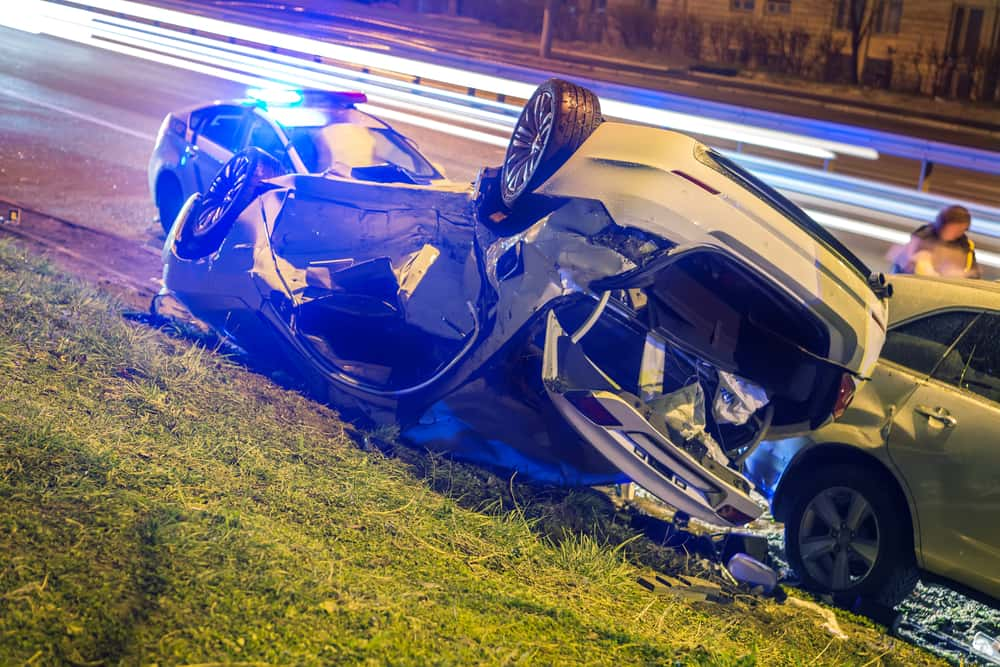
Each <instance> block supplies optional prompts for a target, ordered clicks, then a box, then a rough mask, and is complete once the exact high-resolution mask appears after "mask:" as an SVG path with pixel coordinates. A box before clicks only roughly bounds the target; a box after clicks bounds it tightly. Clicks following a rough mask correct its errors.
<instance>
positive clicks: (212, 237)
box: [176, 148, 281, 259]
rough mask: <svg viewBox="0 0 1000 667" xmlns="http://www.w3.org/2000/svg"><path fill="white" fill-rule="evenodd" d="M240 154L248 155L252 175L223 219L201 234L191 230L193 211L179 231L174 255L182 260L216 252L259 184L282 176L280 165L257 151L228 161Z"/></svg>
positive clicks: (251, 198)
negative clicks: (176, 254)
mask: <svg viewBox="0 0 1000 667" xmlns="http://www.w3.org/2000/svg"><path fill="white" fill-rule="evenodd" d="M241 154H247V155H248V156H249V157H250V159H251V169H252V172H251V175H250V178H249V179H248V180H247V182H246V185H245V186H244V188H243V190H242V191H241V192H240V194H239V196H238V197H237V199H236V203H235V204H234V206H233V207H232V208H231V209H230V210H229V211H228V213H227V214H226V215H225V216H224V217H223V219H222V220H220V221H219V222H218V223H216V225H215V226H214V227H212V228H211V229H209V230H207V231H206V232H204V233H202V234H200V235H197V234H194V233H193V230H192V229H191V226H192V225H193V224H194V220H195V218H196V217H197V215H198V209H200V206H199V207H198V208H196V209H194V210H192V211H191V214H190V215H189V216H188V218H187V220H185V221H184V224H183V226H182V227H181V229H179V230H178V235H177V241H176V242H177V253H178V255H180V256H181V257H183V258H185V259H200V258H202V257H207V256H208V255H211V254H212V253H214V252H216V251H217V250H219V248H220V247H221V246H222V242H223V241H224V240H225V238H226V236H227V235H228V234H229V230H230V229H231V228H232V226H233V223H235V222H236V219H237V218H238V217H239V215H240V213H242V212H243V210H244V209H245V208H246V207H247V206H249V205H250V203H251V202H252V201H253V200H254V199H255V198H256V196H257V194H258V192H259V191H260V185H261V183H262V182H263V181H265V180H267V179H268V178H273V177H274V176H277V175H279V174H280V173H281V164H280V163H279V162H278V161H277V160H276V159H275V158H273V157H272V156H270V155H269V154H267V153H265V152H264V151H262V150H260V149H259V148H249V149H247V150H245V151H242V152H241V153H237V154H236V155H234V156H233V157H232V158H230V160H232V159H235V158H236V157H237V156H238V155H241ZM227 164H228V163H227ZM225 168H226V166H225V165H223V166H222V169H225ZM220 171H221V169H220Z"/></svg>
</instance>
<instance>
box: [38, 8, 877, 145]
mask: <svg viewBox="0 0 1000 667" xmlns="http://www.w3.org/2000/svg"><path fill="white" fill-rule="evenodd" d="M80 4H85V5H87V6H89V7H92V8H95V9H101V10H104V11H109V12H119V13H124V14H129V15H132V16H134V17H138V18H142V19H146V20H151V21H160V22H162V23H168V24H172V25H176V26H193V25H197V26H198V28H199V30H201V31H202V32H211V33H214V34H217V35H225V36H227V37H232V38H237V39H242V40H245V41H248V42H254V43H257V44H266V45H269V46H271V47H274V48H281V49H286V50H289V51H294V52H297V53H302V54H306V55H313V56H323V57H326V58H330V59H332V60H337V61H340V62H346V63H351V64H353V65H359V66H363V67H370V68H376V69H381V70H385V71H391V72H397V73H400V74H406V75H409V76H414V77H423V78H427V79H430V80H434V81H440V82H444V83H448V84H452V85H457V86H462V87H465V88H468V89H474V90H482V91H487V92H492V93H498V94H502V95H505V96H510V97H516V98H520V99H527V98H528V97H530V95H531V93H532V92H533V90H534V87H535V86H534V84H531V83H524V82H518V81H512V80H510V79H504V78H500V77H495V76H489V75H485V74H479V73H475V72H468V71H465V70H460V69H456V68H452V67H445V66H442V65H434V64H431V63H426V62H420V61H415V60H410V59H407V58H401V57H399V56H391V55H386V54H382V53H374V52H371V51H365V50H362V49H357V48H353V47H348V46H341V45H337V44H331V43H328V42H322V41H319V40H315V39H309V38H304V37H297V36H294V35H286V34H283V33H279V32H274V31H271V30H265V29H262V28H254V27H251V26H246V25H242V24H238V23H232V22H228V21H221V20H218V19H211V18H206V17H203V16H194V15H191V14H185V13H183V12H178V11H174V10H168V9H162V8H159V7H151V6H148V5H143V4H140V3H135V2H129V1H128V0H82V1H81V2H80ZM52 6H54V5H51V4H50V3H47V2H44V0H34V2H33V3H32V5H31V7H33V8H40V9H38V10H37V11H38V12H39V13H41V14H42V15H43V16H44V18H46V19H48V20H42V21H40V22H39V24H37V25H35V26H34V27H35V28H40V31H42V32H46V33H48V34H54V35H56V36H65V35H66V26H53V25H52V23H51V22H52V20H55V21H56V22H59V21H64V20H66V15H63V17H59V16H54V15H53V14H52V13H50V12H48V10H47V8H48V7H52ZM64 9H65V8H64ZM86 18H87V19H95V18H100V19H101V21H102V22H104V23H114V22H119V21H122V20H123V19H120V18H119V17H115V16H110V15H105V14H96V13H93V14H91V15H90V16H89V17H86ZM22 22H23V21H22ZM28 22H29V23H30V21H28ZM177 34H178V35H181V34H183V33H180V32H178V33H177ZM69 38H70V39H73V38H74V37H69ZM218 44H219V45H220V47H222V46H223V45H226V43H225V42H222V41H221V40H220V41H219V42H218ZM268 53H269V52H267V51H264V50H260V56H261V57H262V58H263V57H266V55H267V54H268ZM412 87H413V88H414V89H423V90H433V89H429V88H428V87H425V86H420V85H419V84H413V85H412ZM604 103H605V106H606V107H607V112H608V114H609V115H611V116H614V117H619V118H622V119H623V120H628V121H632V122H638V123H645V124H650V125H657V126H660V127H670V128H676V129H681V130H683V131H685V132H693V133H696V134H702V135H705V136H712V137H716V138H719V139H727V140H730V141H737V142H741V143H743V144H748V145H755V146H761V147H766V148H772V149H775V150H781V151H786V152H794V153H798V154H800V155H806V156H810V157H816V158H822V159H832V158H834V157H836V153H843V154H845V155H847V154H849V155H854V156H857V157H866V158H869V159H875V158H877V157H878V153H877V151H875V150H873V149H871V148H869V147H864V146H856V145H853V144H846V143H841V142H835V141H829V140H823V139H815V138H811V137H804V136H797V135H794V134H788V133H784V132H779V131H776V130H768V129H762V128H754V127H748V126H745V125H739V124H736V123H731V122H728V121H720V120H710V119H706V118H702V117H700V116H696V115H691V114H681V113H678V112H675V111H665V110H660V109H654V108H650V107H644V106H639V105H635V104H631V103H628V102H621V101H616V100H614V99H606V100H604Z"/></svg>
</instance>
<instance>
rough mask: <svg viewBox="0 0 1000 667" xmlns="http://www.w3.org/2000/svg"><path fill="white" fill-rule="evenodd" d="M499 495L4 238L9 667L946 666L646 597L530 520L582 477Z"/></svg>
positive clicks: (0, 335) (713, 608)
mask: <svg viewBox="0 0 1000 667" xmlns="http://www.w3.org/2000/svg"><path fill="white" fill-rule="evenodd" d="M404 459H405V460H404ZM463 471H464V472H463ZM456 480H460V483H457V486H453V488H452V489H451V491H450V492H449V491H447V490H443V489H446V488H447V487H449V485H453V484H456ZM463 485H464V486H463ZM509 488H510V485H509V483H508V481H507V480H503V479H499V478H496V477H492V476H490V475H489V474H487V473H483V472H480V471H473V470H471V469H464V468H461V467H456V466H452V465H450V464H447V463H438V462H435V461H434V460H433V459H428V458H426V457H414V456H409V457H402V458H391V457H386V456H384V455H383V454H381V453H379V452H377V451H374V452H365V451H362V449H361V448H359V447H357V446H356V445H355V444H354V442H353V441H352V439H351V437H350V433H349V431H348V430H347V428H346V427H345V426H344V424H342V423H341V422H340V421H339V420H338V419H337V416H336V414H335V413H334V412H332V411H330V410H328V409H326V408H324V407H322V406H319V405H317V404H316V403H313V402H311V401H309V400H307V399H305V398H303V397H302V396H300V395H298V394H296V393H294V392H290V391H286V390H283V389H281V388H279V387H277V386H275V385H274V384H272V383H271V382H270V381H269V380H268V379H266V378H264V377H262V376H259V375H255V374H253V373H249V372H247V371H245V370H243V369H242V368H240V367H239V366H238V365H237V364H235V363H233V362H231V361H228V360H226V359H224V358H223V357H221V356H219V355H216V354H214V353H212V352H211V351H208V350H206V349H204V348H201V347H198V346H196V345H192V344H191V343H190V342H188V341H186V340H183V339H179V338H176V337H171V336H168V335H166V334H165V333H164V332H161V331H157V330H154V329H151V328H149V327H145V326H142V325H138V324H133V323H130V322H128V321H126V320H124V319H123V318H122V314H121V310H120V308H119V307H118V306H116V305H114V304H112V303H110V302H109V301H108V300H106V299H105V298H104V297H102V296H101V295H99V294H97V293H96V292H94V291H93V290H92V289H90V288H87V287H85V286H82V285H79V284H76V283H73V282H70V281H68V280H66V279H65V278H62V277H60V276H58V275H56V274H54V273H53V271H52V270H51V269H50V268H48V267H47V266H46V265H44V264H41V263H39V262H37V261H35V260H33V259H31V258H30V257H28V256H26V255H25V254H24V253H23V252H22V251H20V250H18V249H16V248H15V247H12V246H10V245H6V244H3V243H0V664H4V665H8V664H23V663H30V664H35V665H41V664H67V663H72V664H87V665H97V664H151V663H156V664H160V665H168V664H169V665H174V664H183V663H201V664H206V663H211V664H217V663H226V664H234V663H235V664H247V665H248V664H254V665H256V664H291V665H303V664H306V665H307V664H334V663H341V662H345V663H346V662H350V663H354V662H369V663H374V664H390V663H391V664H448V663H451V664H463V665H465V664H474V663H495V664H499V663H511V664H513V663H535V664H570V663H607V664H611V663H617V664H629V663H643V664H684V665H687V664H755V663H760V664H807V663H811V664H838V665H840V664H864V663H866V662H868V661H871V662H870V663H869V664H876V663H877V662H878V661H879V660H883V661H885V662H891V663H895V664H905V665H915V664H923V663H928V662H932V660H931V659H930V658H929V657H927V655H926V654H924V653H922V652H920V651H918V650H917V649H914V648H912V647H909V646H906V645H902V644H899V643H898V642H893V641H892V640H888V639H884V638H882V637H881V636H880V635H879V634H878V633H877V632H876V631H875V630H874V629H873V628H871V627H864V626H861V625H856V624H853V623H851V622H849V621H846V620H844V621H842V625H843V627H844V629H845V630H846V631H847V632H848V633H849V634H850V635H851V636H852V639H851V640H850V641H846V642H844V641H839V640H834V639H833V638H832V637H831V636H830V635H829V634H828V633H827V632H826V631H824V630H823V629H821V628H820V627H819V624H818V618H817V617H813V616H811V615H810V614H809V613H806V612H803V611H801V610H795V609H790V608H787V607H782V606H779V605H776V604H774V603H770V602H767V603H761V604H752V603H750V602H746V601H739V600H738V601H737V602H736V603H735V604H732V605H727V606H722V605H715V604H711V603H700V604H689V603H686V602H680V601H677V600H673V599H670V598H666V597H657V596H655V595H653V594H651V593H648V592H646V591H645V590H644V589H642V588H640V587H639V586H638V585H636V583H635V576H636V573H637V569H636V568H635V567H634V566H633V565H632V564H630V563H629V562H628V561H627V560H626V559H625V558H623V554H624V553H625V551H626V550H625V549H618V550H616V549H615V548H614V544H613V543H612V544H610V545H606V546H605V545H600V546H599V545H598V542H597V541H595V540H594V539H593V538H591V537H588V536H586V535H580V534H579V533H572V532H569V533H566V536H565V537H564V539H561V540H553V539H551V538H550V537H547V536H546V535H545V534H543V532H542V531H540V530H539V526H541V525H543V524H545V522H546V521H548V525H550V526H551V525H553V522H559V523H566V524H567V525H572V524H573V522H574V521H575V522H576V523H577V524H582V523H586V522H589V521H590V520H591V519H589V518H588V519H586V520H582V519H581V516H583V515H582V514H580V513H579V512H577V510H576V509H575V508H577V507H584V508H586V507H588V502H589V503H590V505H589V506H590V507H591V509H593V507H597V506H599V503H596V502H594V501H593V499H592V498H591V499H590V500H588V498H590V496H588V494H587V493H582V494H581V493H576V494H568V495H567V494H563V495H559V494H554V493H549V495H544V494H542V495H539V496H537V497H535V498H532V497H531V496H530V493H532V492H531V490H530V489H528V490H525V491H524V493H525V494H526V495H525V496H524V497H522V498H521V501H522V504H521V506H520V508H521V509H519V508H517V507H514V508H511V504H510V502H509V500H508V501H507V502H500V501H499V500H495V501H494V502H493V503H492V504H489V502H488V501H486V503H485V504H482V501H483V500H484V499H488V498H490V497H493V498H495V499H499V498H501V497H503V495H504V493H505V492H507V491H508V490H509ZM476 494H478V495H479V497H478V498H476V499H475V500H474V501H469V499H470V498H472V497H473V496H475V495H476ZM458 496H461V498H460V497H458ZM463 499H464V500H465V501H464V502H463ZM578 500H579V501H580V502H577V501H578ZM527 503H531V507H532V510H531V511H532V512H534V516H540V517H543V519H544V520H543V521H541V522H532V521H530V520H528V519H526V518H525V517H526V514H525V511H524V510H523V507H524V506H525V504H527ZM470 504H471V505H477V506H479V509H478V511H476V510H475V509H474V508H471V509H470V508H469V507H468V505H470ZM588 511H591V510H588ZM599 514H600V511H598V510H593V512H592V516H593V517H594V518H593V521H594V522H598V521H599V520H603V519H600V517H599V516H598V515H599ZM587 516H591V515H587ZM609 534H610V533H609ZM624 534H625V531H621V534H619V535H618V536H617V537H615V538H614V539H613V540H612V542H614V540H620V539H621V538H622V535H624ZM640 543H641V540H638V541H634V542H632V543H631V544H630V545H629V548H630V549H632V552H631V553H640V551H636V548H637V545H639V544H640ZM652 551H655V550H652ZM652 551H650V553H652Z"/></svg>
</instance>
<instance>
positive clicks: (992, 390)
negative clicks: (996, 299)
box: [934, 313, 1000, 403]
mask: <svg viewBox="0 0 1000 667" xmlns="http://www.w3.org/2000/svg"><path fill="white" fill-rule="evenodd" d="M934 377H935V378H936V379H938V380H941V381H942V382H947V383H948V384H951V385H954V386H956V387H959V388H961V389H965V390H967V391H971V392H974V393H976V394H979V395H980V396H983V397H985V398H988V399H989V400H991V401H994V402H996V403H1000V315H994V314H989V313H987V314H984V315H983V316H982V317H980V318H979V319H978V320H976V322H975V324H973V325H972V327H971V328H970V329H969V331H968V332H967V333H966V334H965V335H964V336H962V338H961V340H959V341H958V344H957V345H955V348H954V349H953V350H952V351H951V352H949V353H948V356H947V357H946V358H945V361H943V362H942V363H941V365H940V366H939V367H938V369H937V370H936V371H935V372H934Z"/></svg>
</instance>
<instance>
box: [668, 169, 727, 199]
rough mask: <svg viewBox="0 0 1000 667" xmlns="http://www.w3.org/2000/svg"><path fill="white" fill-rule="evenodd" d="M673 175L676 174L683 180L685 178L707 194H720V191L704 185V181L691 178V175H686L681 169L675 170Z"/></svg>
mask: <svg viewBox="0 0 1000 667" xmlns="http://www.w3.org/2000/svg"><path fill="white" fill-rule="evenodd" d="M671 173H673V174H676V175H677V176H680V177H681V178H683V179H684V180H686V181H690V182H691V183H694V184H695V185H697V186H698V187H699V188H701V189H702V190H704V191H705V192H707V193H708V194H710V195H717V194H719V191H718V190H716V189H715V188H713V187H712V186H711V185H709V184H707V183H704V182H702V181H699V180H698V179H697V178H695V177H694V176H691V175H690V174H686V173H684V172H683V171H681V170H680V169H674V170H673V171H672V172H671Z"/></svg>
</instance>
